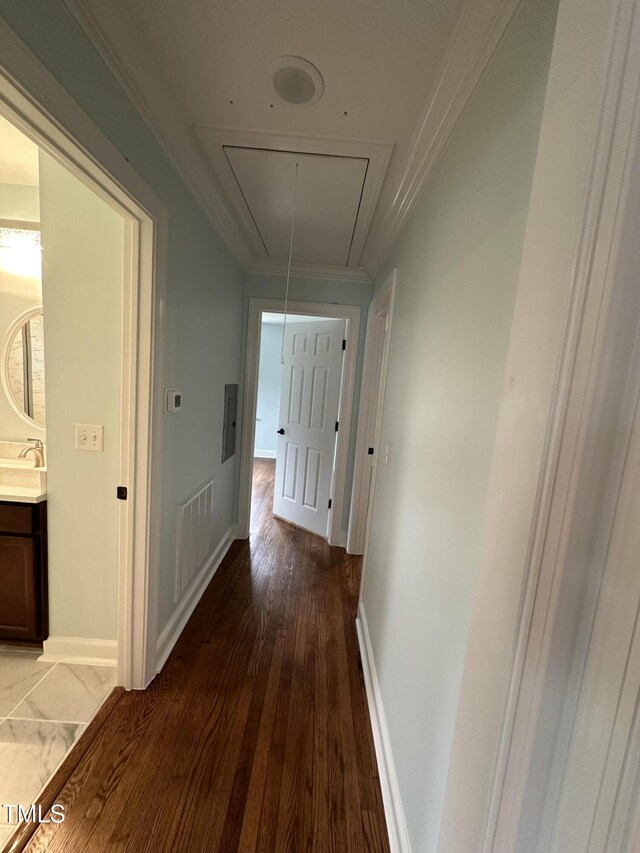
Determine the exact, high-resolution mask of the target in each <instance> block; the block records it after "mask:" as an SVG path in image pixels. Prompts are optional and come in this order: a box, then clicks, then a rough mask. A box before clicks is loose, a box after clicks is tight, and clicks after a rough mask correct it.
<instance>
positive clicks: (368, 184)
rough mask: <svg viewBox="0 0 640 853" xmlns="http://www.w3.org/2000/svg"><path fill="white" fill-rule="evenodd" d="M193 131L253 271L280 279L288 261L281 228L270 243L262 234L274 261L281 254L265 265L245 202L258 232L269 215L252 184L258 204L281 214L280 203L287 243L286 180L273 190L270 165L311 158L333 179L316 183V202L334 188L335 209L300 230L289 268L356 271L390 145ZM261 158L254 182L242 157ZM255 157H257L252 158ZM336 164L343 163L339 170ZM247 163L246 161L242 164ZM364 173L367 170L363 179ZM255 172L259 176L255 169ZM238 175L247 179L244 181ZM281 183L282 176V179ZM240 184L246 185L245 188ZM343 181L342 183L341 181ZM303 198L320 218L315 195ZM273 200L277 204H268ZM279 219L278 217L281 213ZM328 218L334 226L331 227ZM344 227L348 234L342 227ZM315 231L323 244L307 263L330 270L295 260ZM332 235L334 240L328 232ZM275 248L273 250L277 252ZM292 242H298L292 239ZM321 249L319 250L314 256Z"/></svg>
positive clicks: (258, 133)
mask: <svg viewBox="0 0 640 853" xmlns="http://www.w3.org/2000/svg"><path fill="white" fill-rule="evenodd" d="M196 132H197V134H198V137H199V138H200V141H201V143H202V146H203V149H204V151H205V153H206V155H207V157H208V158H209V161H210V162H211V165H212V167H213V169H214V171H215V173H216V175H217V177H218V179H219V180H220V182H221V185H222V187H223V188H224V190H225V192H226V195H227V198H228V200H229V202H230V204H231V206H232V207H233V210H234V213H235V214H236V215H237V217H238V221H239V222H240V223H241V224H242V227H243V230H244V232H245V234H246V236H247V238H248V240H249V242H250V243H251V247H252V250H253V254H254V259H253V264H254V265H255V266H257V267H260V268H261V269H262V270H263V271H264V270H268V269H272V270H273V271H274V272H277V273H278V274H281V273H282V270H283V268H284V267H285V266H286V263H285V259H286V257H287V256H288V242H287V247H286V251H285V252H284V253H282V227H281V223H280V226H279V227H278V228H276V229H275V230H276V231H277V232H278V234H279V236H278V238H277V239H276V240H275V241H274V239H273V238H272V237H271V236H270V234H269V233H267V235H266V242H267V243H268V244H270V245H271V246H272V251H273V253H274V255H276V256H277V255H280V259H279V260H278V259H277V258H275V259H271V258H270V257H269V252H268V251H267V248H266V246H265V240H264V239H263V237H262V235H261V233H260V231H259V230H258V225H257V223H256V220H255V218H254V214H253V212H252V210H251V209H250V207H249V201H248V198H246V197H245V195H244V193H245V192H246V193H247V195H248V196H249V197H250V200H251V204H252V205H253V208H256V210H255V213H256V214H257V216H258V219H259V220H260V222H261V224H262V225H263V230H264V231H265V232H268V231H269V229H268V228H266V227H265V217H266V214H267V212H268V211H270V209H271V208H269V207H268V206H267V205H266V203H265V205H264V207H262V206H261V205H260V203H258V200H257V199H256V198H254V183H255V182H256V181H257V185H256V187H255V192H256V193H258V192H260V193H261V195H260V198H264V199H273V200H274V201H272V202H271V204H273V205H274V207H277V208H280V207H282V206H283V205H285V200H286V220H287V227H286V229H285V231H286V238H287V239H288V235H289V230H288V229H289V226H290V216H291V189H292V179H293V173H292V172H286V171H285V174H284V176H285V177H286V181H285V183H284V184H283V185H280V184H278V186H274V183H275V179H274V178H273V176H272V177H269V173H270V170H271V165H272V164H274V163H278V164H279V163H281V162H282V163H290V162H293V164H294V165H293V166H291V168H295V161H296V159H297V161H298V162H300V161H301V158H302V159H303V158H304V157H306V156H309V157H312V158H316V157H317V158H327V159H328V161H329V162H325V163H324V164H322V166H323V167H324V166H326V168H327V169H331V164H333V168H334V169H335V170H336V172H335V173H334V174H333V175H331V176H329V177H330V182H329V179H328V180H327V182H326V183H324V182H321V184H322V185H321V187H320V192H321V193H322V197H324V195H325V194H329V193H328V191H329V187H333V188H335V187H336V183H337V185H338V186H337V191H338V196H334V198H336V201H335V202H331V204H328V205H327V206H326V207H328V208H329V212H330V216H329V215H327V209H326V207H325V210H324V215H323V216H322V218H321V222H320V223H316V222H313V223H312V224H311V225H307V226H306V227H305V232H306V235H307V236H306V237H305V232H303V237H304V238H305V239H304V242H303V243H302V244H299V245H298V248H297V250H296V256H295V259H296V262H297V263H302V264H307V265H308V267H309V270H313V272H314V274H317V273H318V271H330V272H331V273H332V274H333V273H335V271H336V270H338V271H339V270H340V269H346V268H351V269H357V268H358V267H359V266H360V263H361V258H362V252H363V250H364V246H365V241H366V239H367V235H368V233H369V228H370V226H371V221H372V219H373V215H374V213H375V210H376V205H377V203H378V198H379V196H380V191H381V189H382V184H383V182H384V179H385V176H386V173H387V168H388V166H389V161H390V159H391V154H392V152H393V143H391V142H372V141H367V140H359V139H336V138H328V137H312V136H298V135H294V134H288V133H272V132H262V131H253V130H238V129H233V128H222V127H218V128H216V127H203V126H202V125H199V126H197V127H196ZM245 151H246V152H264V154H265V156H264V159H262V160H261V161H260V162H261V163H262V164H263V165H266V166H268V168H267V169H266V170H265V172H264V176H263V173H262V172H261V173H260V174H259V175H257V176H255V181H254V175H253V172H255V171H257V162H258V161H257V160H255V161H254V160H253V159H252V158H251V157H249V155H248V154H245V153H243V152H245ZM281 154H284V155H289V156H290V158H291V160H290V161H287V160H283V161H279V160H278V161H276V160H271V159H270V158H269V156H268V155H281ZM255 156H256V157H257V156H258V155H257V154H256V155H255ZM332 158H338V160H342V161H343V162H342V163H340V162H338V160H333V159H332ZM232 160H233V163H234V165H235V168H236V170H237V172H238V175H239V176H240V182H239V181H238V177H237V176H236V174H235V172H234V168H233V166H232V162H231V161H232ZM246 161H250V162H246ZM312 164H314V168H313V169H312V173H313V174H315V175H316V177H317V176H318V173H319V172H320V169H321V159H318V160H312ZM343 167H344V169H345V170H346V172H347V173H348V174H347V176H345V175H344V174H342V172H341V171H339V170H340V169H342V168H343ZM363 167H364V168H365V169H366V173H365V175H364V178H363V180H362V181H361V180H360V178H361V176H362V169H363ZM258 171H259V170H258ZM245 172H246V173H247V174H245ZM281 177H282V175H281ZM246 178H249V180H248V181H247V180H246ZM343 178H344V180H342V179H343ZM357 188H359V189H360V196H359V198H357V210H356V212H355V225H354V223H353V216H354V205H355V202H356V196H357ZM304 196H305V197H306V198H310V199H311V202H312V209H311V213H312V215H313V216H314V217H317V218H318V219H320V210H319V205H320V201H321V196H320V195H314V194H312V193H309V192H306V193H304ZM275 200H277V202H278V204H277V206H276V205H275ZM280 217H282V213H280ZM334 219H335V221H334ZM338 220H340V221H341V223H342V224H341V227H340V228H337V227H336V226H337V222H338ZM349 226H350V227H349ZM314 228H315V229H316V230H315V231H314V234H315V236H316V237H321V238H322V239H319V240H316V239H314V240H313V247H311V248H312V252H311V257H316V258H317V257H323V258H331V259H332V260H333V259H337V265H336V264H333V263H330V262H324V263H318V262H317V261H316V262H314V261H313V260H311V259H310V258H309V257H302V250H301V248H300V246H301V245H305V246H307V247H308V248H309V242H310V241H309V237H308V234H309V230H310V229H314ZM325 228H326V229H329V235H330V236H329V237H328V238H327V237H326V236H324V235H326V233H327V232H326V231H325V230H324V229H325ZM334 229H335V231H336V232H337V235H336V234H334V233H333V230H334ZM346 234H348V235H349V241H350V243H349V249H348V250H346V251H348V260H345V245H346V236H345V235H346ZM278 241H279V246H278ZM296 242H297V238H296ZM320 250H321V251H320Z"/></svg>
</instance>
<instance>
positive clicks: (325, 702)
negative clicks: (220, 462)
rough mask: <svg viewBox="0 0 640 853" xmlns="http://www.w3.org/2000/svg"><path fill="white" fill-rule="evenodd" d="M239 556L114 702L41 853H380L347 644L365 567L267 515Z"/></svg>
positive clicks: (266, 489) (361, 700)
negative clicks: (142, 682) (169, 645)
mask: <svg viewBox="0 0 640 853" xmlns="http://www.w3.org/2000/svg"><path fill="white" fill-rule="evenodd" d="M273 476H274V463H273V461H271V460H256V468H255V478H254V499H253V513H252V533H251V538H250V540H249V542H240V541H237V542H235V543H234V544H233V545H232V547H231V549H230V551H229V554H228V555H227V557H226V558H225V560H224V562H223V564H222V565H221V566H220V568H219V569H218V571H217V573H216V575H215V577H214V578H213V580H212V582H211V584H210V585H209V587H208V589H207V590H206V592H205V594H204V596H203V598H202V600H201V601H200V603H199V605H198V607H197V609H196V611H195V612H194V614H193V616H192V617H191V619H190V621H189V623H188V624H187V627H186V628H185V630H184V632H183V634H182V636H181V638H180V640H179V641H178V644H177V645H176V647H175V649H174V650H173V653H172V654H171V657H170V658H169V660H168V662H167V664H166V666H165V668H164V669H163V671H162V673H161V674H160V675H159V676H158V677H157V678H156V679H155V681H154V682H153V684H152V685H151V686H150V687H149V688H148V689H147V690H146V691H144V692H132V693H125V694H123V695H122V696H121V697H120V699H119V701H118V702H117V704H116V705H115V708H114V710H113V711H112V713H111V714H110V716H109V717H108V719H107V720H106V721H105V723H104V725H103V727H102V729H101V731H100V732H99V734H98V735H97V736H96V737H95V738H94V740H93V742H92V743H91V746H90V748H89V749H88V750H87V752H86V753H85V755H84V756H83V758H82V760H81V761H80V762H79V763H78V765H77V767H76V768H75V769H74V771H73V772H72V774H71V775H70V777H69V779H68V780H67V782H66V784H65V785H64V788H63V789H62V792H61V794H60V795H59V796H58V798H57V799H58V802H61V803H63V804H64V806H65V808H66V815H67V817H66V819H65V821H64V823H62V824H58V825H52V824H48V825H43V826H41V827H40V828H39V829H38V830H37V832H36V833H35V834H34V835H33V837H32V839H31V841H30V843H29V844H28V846H27V848H26V849H27V850H28V851H30V853H36V851H51V853H54V851H65V853H72V851H78V853H79V851H83V853H86V851H89V853H94V851H102V850H109V851H125V850H126V851H136V853H143V851H148V853H158V851H172V853H175V851H185V853H186V851H189V853H196V851H203V853H204V851H206V853H214V851H224V853H227V851H235V850H237V851H242V853H251V852H252V851H268V853H273V851H277V853H281V851H292V853H302V851H313V853H322V851H332V853H333V851H336V853H347V851H348V853H357V851H367V853H368V851H375V853H377V851H387V850H388V841H387V835H386V829H385V824H384V815H383V810H382V800H381V794H380V785H379V780H378V777H377V768H376V763H375V757H374V751H373V741H372V736H371V729H370V725H369V717H368V713H367V708H366V697H365V693H364V686H363V683H362V676H361V673H360V669H359V658H358V651H357V642H356V634H355V625H354V619H355V610H356V603H357V595H358V585H359V580H360V569H361V560H360V558H357V557H349V556H348V555H347V554H346V553H345V551H344V550H343V549H340V548H332V547H330V546H329V545H327V543H326V542H325V541H323V540H321V539H319V538H318V537H316V536H314V535H312V534H310V533H305V532H304V531H302V530H299V529H296V528H293V527H291V526H290V525H288V524H286V523H285V522H282V521H279V520H277V519H275V518H273V516H272V515H271V501H272V493H273Z"/></svg>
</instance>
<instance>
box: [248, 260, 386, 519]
mask: <svg viewBox="0 0 640 853" xmlns="http://www.w3.org/2000/svg"><path fill="white" fill-rule="evenodd" d="M285 284H286V282H285V278H284V276H273V275H256V274H253V273H248V274H247V275H246V276H245V296H246V301H245V330H246V315H247V314H248V306H249V298H250V297H252V296H253V297H262V298H264V299H284V294H285ZM289 298H290V299H291V300H300V301H302V302H329V303H334V304H337V305H357V306H359V308H360V332H359V339H358V359H357V367H356V383H355V393H354V399H353V413H352V418H351V425H350V432H349V462H348V467H347V488H346V493H345V501H344V508H343V513H342V530H343V531H344V532H346V531H347V529H348V526H349V510H350V508H351V485H352V483H353V465H354V460H355V445H356V433H357V426H358V406H359V403H360V382H361V379H362V361H363V358H364V339H365V333H366V330H367V311H368V308H369V303H370V302H371V287H370V285H368V284H362V283H360V282H353V281H326V280H325V279H316V278H295V277H294V278H292V279H291V281H290V283H289Z"/></svg>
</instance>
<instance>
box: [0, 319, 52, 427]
mask: <svg viewBox="0 0 640 853" xmlns="http://www.w3.org/2000/svg"><path fill="white" fill-rule="evenodd" d="M2 384H3V385H4V390H5V393H6V395H7V397H8V398H9V402H10V403H11V405H12V406H13V408H14V409H15V410H16V412H17V413H18V414H19V415H20V416H21V417H22V418H23V419H24V420H27V421H28V422H30V423H35V424H37V425H38V426H39V427H44V426H45V425H46V417H45V403H44V388H45V384H44V318H43V314H42V306H41V305H39V306H37V307H35V308H31V309H29V311H25V312H24V314H21V315H20V317H18V319H17V320H16V321H15V322H14V323H13V324H12V325H11V326H10V328H9V330H8V332H7V336H6V339H5V344H4V357H3V364H2Z"/></svg>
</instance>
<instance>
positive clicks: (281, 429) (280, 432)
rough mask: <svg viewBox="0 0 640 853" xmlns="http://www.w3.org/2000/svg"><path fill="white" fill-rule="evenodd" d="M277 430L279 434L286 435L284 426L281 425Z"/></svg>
mask: <svg viewBox="0 0 640 853" xmlns="http://www.w3.org/2000/svg"><path fill="white" fill-rule="evenodd" d="M276 432H277V433H278V435H284V429H283V428H282V427H280V429H279V430H276Z"/></svg>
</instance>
